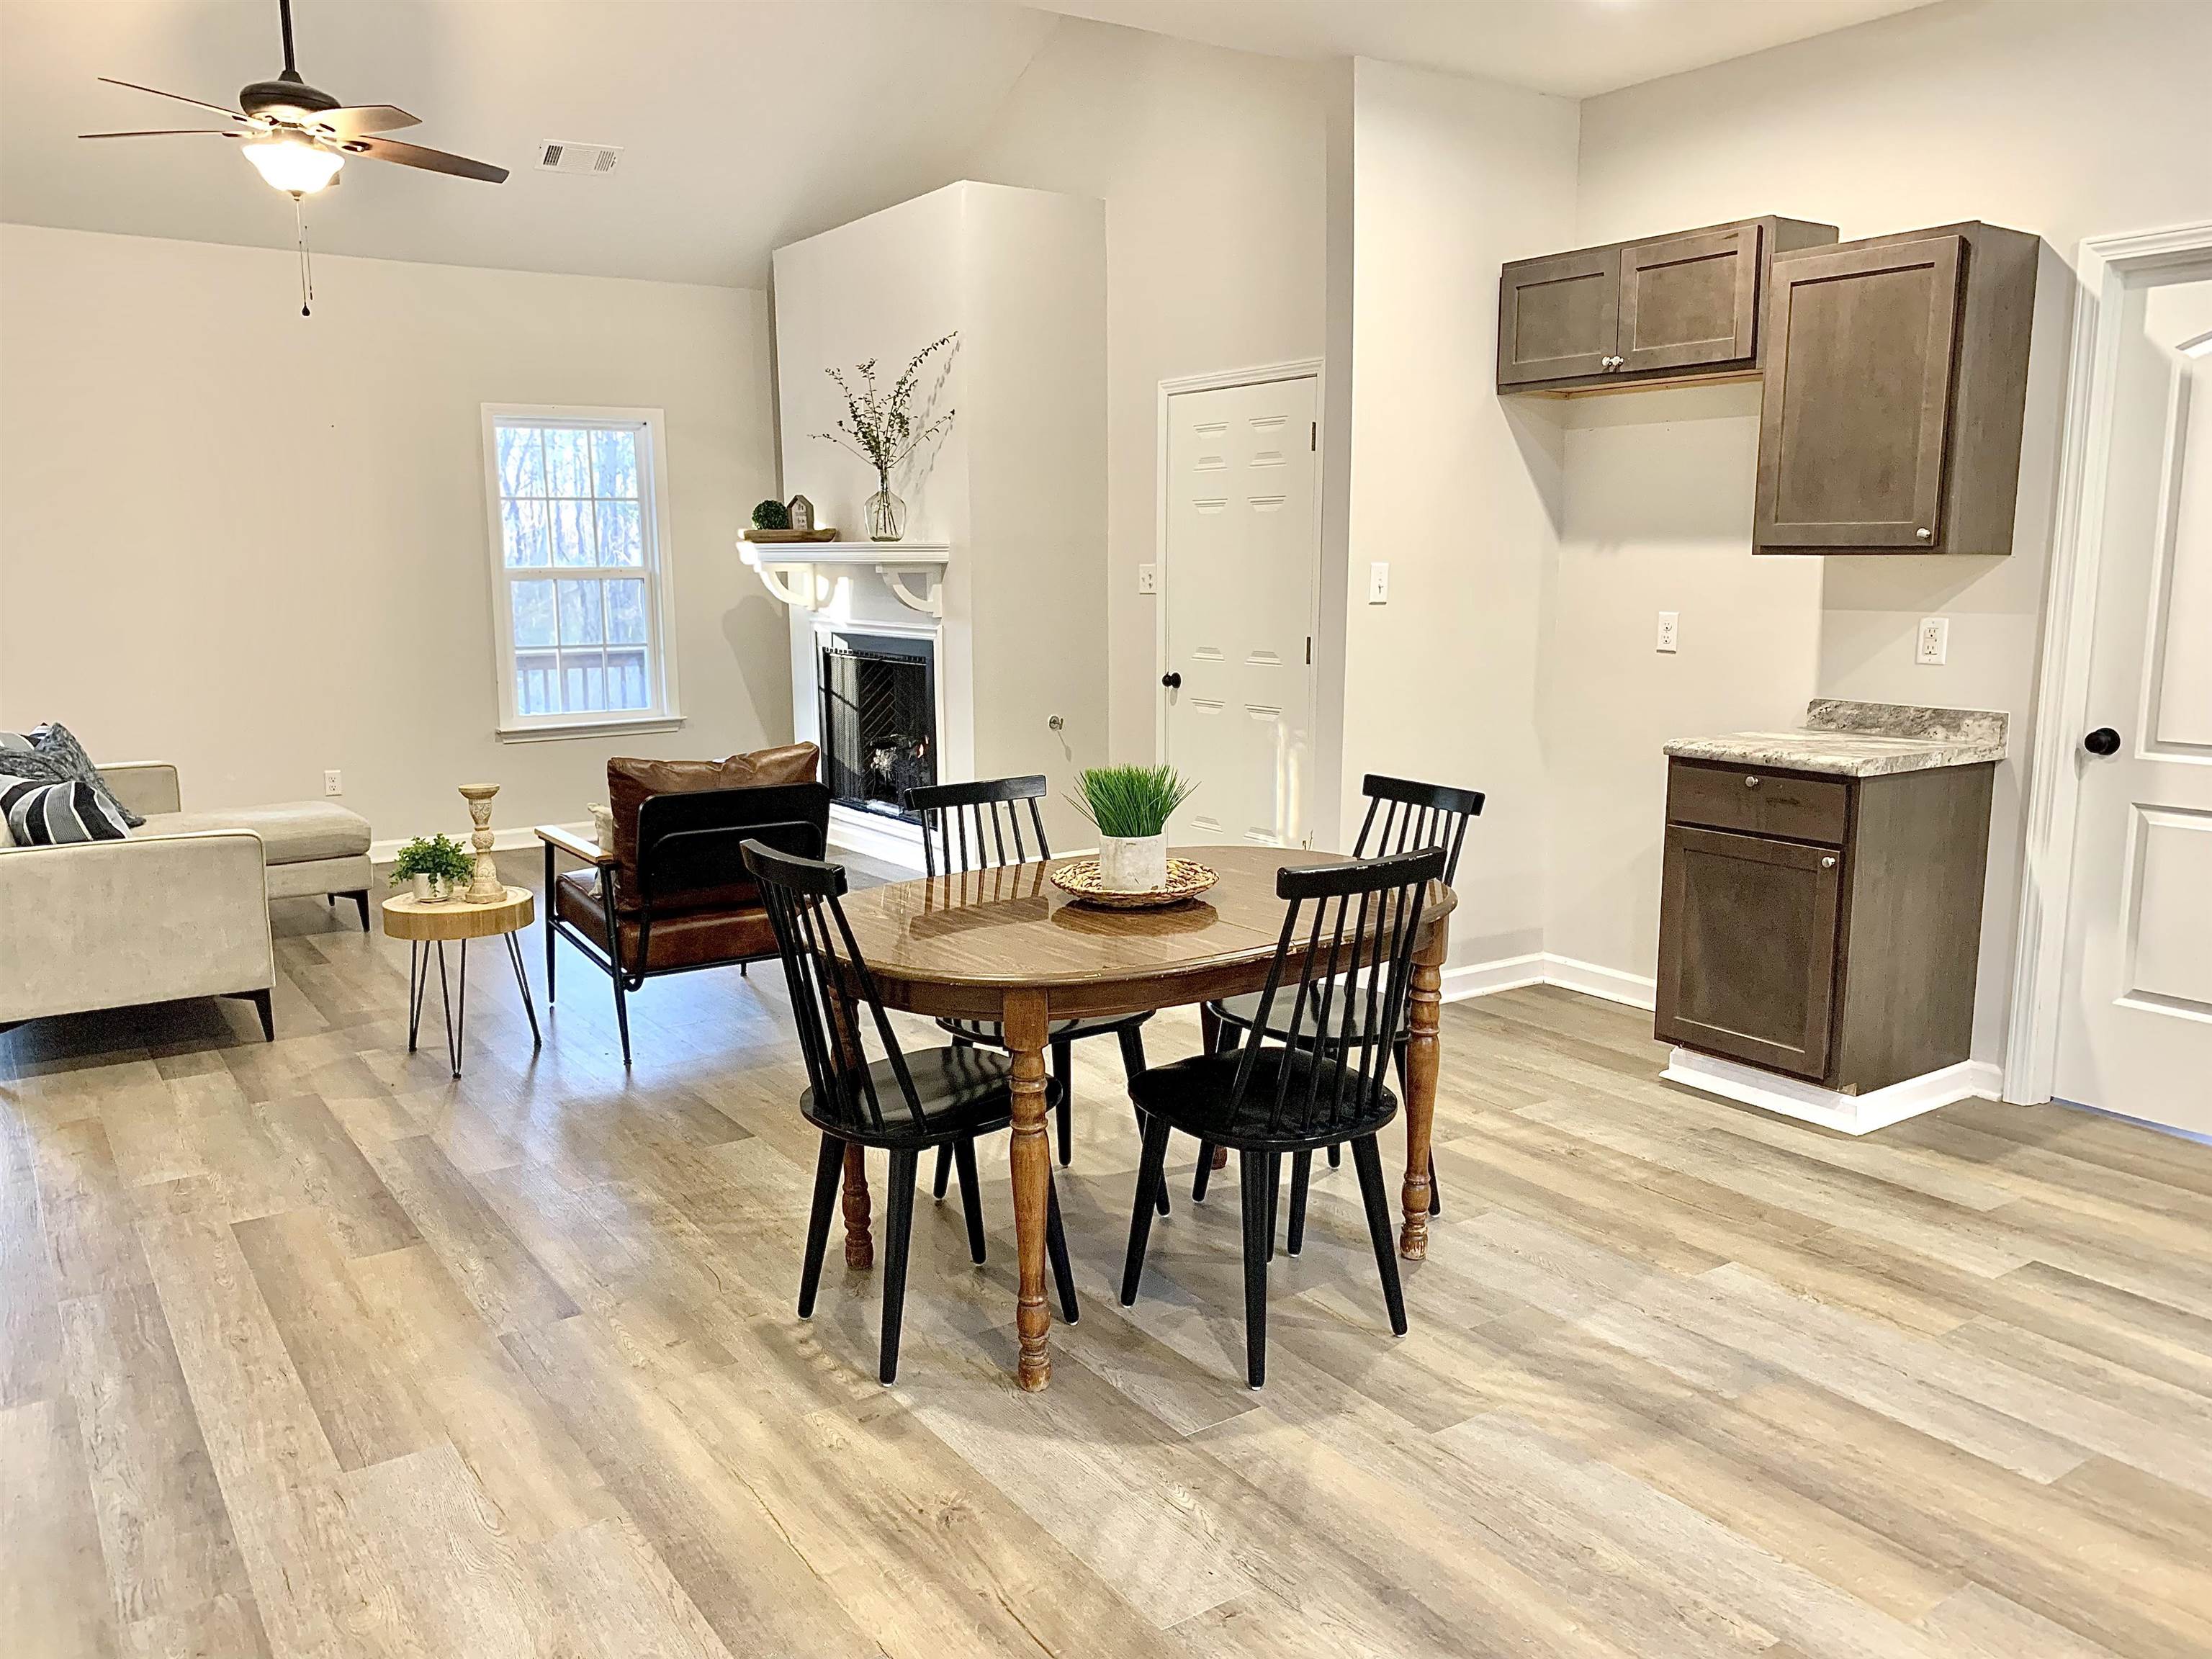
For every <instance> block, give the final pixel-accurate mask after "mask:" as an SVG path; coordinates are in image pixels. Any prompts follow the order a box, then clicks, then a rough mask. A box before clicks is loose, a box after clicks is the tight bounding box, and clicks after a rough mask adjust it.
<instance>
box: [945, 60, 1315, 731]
mask: <svg viewBox="0 0 2212 1659" xmlns="http://www.w3.org/2000/svg"><path fill="white" fill-rule="evenodd" d="M1343 87H1344V76H1343V70H1342V66H1341V65H1335V66H1332V65H1328V64H1308V63H1294V62H1291V61H1289V60H1286V59H1281V58H1262V57H1258V56H1255V55H1254V54H1252V53H1249V52H1228V51H1224V50H1221V49H1219V48H1217V47H1212V46H1194V45H1192V44H1189V43H1188V42H1185V41H1181V40H1168V39H1165V38H1164V37H1162V36H1158V35H1152V34H1145V33H1139V32H1137V31H1135V30H1132V29H1123V28H1116V27H1109V26H1107V25H1104V24H1097V23H1090V22H1085V21H1079V20H1074V19H1068V20H1065V21H1062V22H1061V24H1060V27H1058V28H1056V29H1055V30H1054V32H1053V34H1052V36H1051V38H1050V39H1049V40H1047V41H1046V43H1045V45H1044V46H1043V47H1042V49H1041V50H1040V51H1039V52H1038V53H1037V55H1036V58H1034V59H1032V60H1031V62H1030V66H1029V69H1028V70H1027V71H1026V72H1025V73H1024V75H1023V76H1022V79H1021V81H1020V82H1018V84H1017V85H1016V87H1015V88H1014V90H1013V92H1012V94H1011V95H1010V96H1009V98H1008V99H1007V100H1006V106H1005V107H1004V108H1002V109H1001V110H1000V112H999V113H998V115H997V116H996V117H995V118H994V121H993V123H992V125H991V126H990V128H989V130H988V131H987V136H986V137H984V138H983V140H982V141H981V143H979V144H978V145H977V146H976V148H975V150H974V152H973V153H972V155H971V156H970V158H969V166H968V174H969V177H970V178H975V179H991V180H994V181H996V182H998V183H1000V184H1007V185H1028V186H1030V187H1033V188H1036V189H1039V190H1051V191H1068V192H1071V193H1073V194H1076V195H1079V196H1089V197H1098V198H1100V199H1103V201H1104V203H1105V204H1106V343H1107V386H1108V391H1107V409H1108V413H1107V437H1106V444H1107V461H1108V471H1107V477H1108V483H1107V494H1106V525H1107V592H1106V596H1105V600H1106V629H1107V634H1108V653H1109V654H1108V660H1109V678H1110V689H1109V697H1110V704H1109V716H1108V739H1109V748H1110V750H1111V753H1112V756H1113V758H1115V760H1118V761H1148V760H1151V759H1152V758H1153V754H1154V746H1155V728H1154V720H1155V714H1156V712H1157V708H1158V695H1159V691H1158V670H1157V668H1156V667H1155V665H1154V661H1153V649H1154V639H1155V629H1156V624H1157V616H1156V611H1155V606H1156V604H1157V601H1156V600H1155V599H1152V598H1150V597H1147V596H1141V595H1139V593H1138V592H1137V567H1138V566H1139V564H1145V563H1149V562H1152V560H1153V558H1154V553H1153V536H1154V532H1155V528H1156V522H1155V514H1156V510H1157V505H1158V494H1157V492H1158V478H1157V472H1158V441H1159V436H1158V398H1159V383H1160V381H1161V380H1165V379H1170V378H1173V377H1175V376H1178V375H1185V374H1204V373H1208V372H1211V371H1213V370H1218V369H1229V368H1245V367H1249V366H1252V365H1256V364H1264V363H1273V362H1289V361H1292V360H1296V359H1301V358H1308V357H1320V356H1322V355H1323V348H1324V346H1325V344H1326V343H1327V337H1326V336H1327V330H1326V327H1325V320H1324V319H1325V313H1326V293H1325V289H1326V285H1327V284H1326V277H1327V272H1326V263H1327V260H1326V245H1327V239H1328V180H1327V169H1326V159H1327V150H1328V125H1329V123H1330V121H1331V119H1332V118H1333V116H1332V112H1333V110H1334V109H1335V108H1336V107H1337V106H1340V105H1341V103H1342V101H1343ZM1334 367H1335V366H1334V365H1332V370H1333V372H1334ZM1332 402H1334V400H1332ZM1330 510H1331V504H1329V503H1327V502H1325V503H1324V513H1328V512H1329V511H1330ZM1334 511H1335V513H1336V514H1337V515H1338V522H1339V523H1340V522H1341V512H1342V508H1341V506H1340V504H1336V505H1335V506H1334Z"/></svg>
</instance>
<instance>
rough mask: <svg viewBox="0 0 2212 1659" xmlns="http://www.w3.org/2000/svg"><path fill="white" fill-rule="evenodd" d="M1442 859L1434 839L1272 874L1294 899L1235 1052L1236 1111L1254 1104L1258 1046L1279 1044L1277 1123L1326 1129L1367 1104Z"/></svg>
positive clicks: (1384, 1069)
mask: <svg viewBox="0 0 2212 1659" xmlns="http://www.w3.org/2000/svg"><path fill="white" fill-rule="evenodd" d="M1445 860H1446V854H1445V849H1444V848H1441V847H1428V848H1420V849H1419V850H1417V851H1414V852H1408V853H1399V854H1393V855H1392V856H1390V857H1389V858H1381V859H1370V860H1366V861H1364V862H1362V863H1358V864H1334V865H1323V866H1320V867H1318V868H1313V869H1304V870H1297V869H1286V870H1284V871H1282V872H1279V874H1278V875H1277V877H1276V878H1275V896H1277V897H1278V898H1283V899H1287V900H1289V901H1290V909H1289V911H1288V913H1287V914H1286V915H1285V916H1284V918H1283V932H1282V936H1281V938H1280V939H1278V940H1277V942H1276V945H1275V959H1274V962H1273V964H1272V965H1271V966H1270V967H1269V969H1268V970H1267V986H1266V987H1265V988H1264V989H1263V990H1262V991H1261V994H1260V1012H1259V1018H1257V1020H1256V1021H1255V1023H1254V1025H1253V1031H1254V1039H1255V1040H1253V1041H1250V1042H1246V1043H1245V1044H1244V1046H1243V1051H1242V1056H1241V1058H1240V1060H1239V1061H1238V1064H1237V1078H1236V1082H1235V1084H1234V1085H1233V1087H1232V1092H1231V1117H1232V1118H1242V1117H1246V1116H1247V1115H1249V1111H1248V1106H1249V1091H1251V1090H1252V1088H1253V1087H1254V1079H1255V1077H1256V1076H1258V1074H1259V1069H1260V1068H1259V1060H1260V1057H1261V1054H1274V1055H1276V1056H1278V1058H1277V1059H1276V1060H1275V1061H1274V1063H1273V1066H1272V1068H1271V1069H1272V1070H1273V1085H1272V1098H1270V1099H1269V1100H1267V1103H1266V1105H1267V1130H1268V1133H1270V1134H1288V1135H1295V1136H1300V1137H1304V1136H1309V1135H1320V1134H1322V1133H1327V1132H1328V1131H1332V1130H1334V1129H1338V1128H1340V1127H1347V1126H1349V1125H1350V1124H1352V1123H1353V1122H1354V1121H1358V1120H1359V1119H1361V1118H1362V1117H1364V1116H1365V1115H1368V1114H1369V1113H1370V1111H1371V1110H1372V1109H1373V1108H1374V1106H1375V1104H1376V1101H1377V1098H1378V1097H1379V1095H1380V1093H1381V1091H1382V1090H1383V1086H1384V1079H1385V1077H1386V1076H1387V1074H1388V1073H1389V1065H1390V1052H1391V1044H1390V1041H1389V1038H1390V1036H1391V1034H1393V1033H1395V1031H1396V1030H1398V1024H1399V1018H1400V1015H1401V1011H1402V1010H1403V1008H1404V1007H1405V1002H1406V997H1407V989H1408V986H1409V984H1410V982H1411V980H1412V977H1413V945H1414V942H1415V939H1416V936H1417V935H1418V934H1419V931H1420V926H1421V912H1422V908H1423V907H1424V905H1425V903H1426V902H1427V897H1428V890H1429V883H1430V882H1431V881H1433V880H1437V879H1438V878H1441V877H1442V875H1443V871H1444V866H1445ZM1279 998H1285V999H1288V1000H1290V1002H1291V1012H1290V1015H1289V1018H1287V1019H1284V1018H1280V1017H1279V1015H1277V1013H1276V1002H1277V1000H1278V999H1279ZM1278 1034H1279V1035H1278ZM1261 1086H1263V1087H1265V1086H1267V1085H1264V1084H1263V1085H1261Z"/></svg>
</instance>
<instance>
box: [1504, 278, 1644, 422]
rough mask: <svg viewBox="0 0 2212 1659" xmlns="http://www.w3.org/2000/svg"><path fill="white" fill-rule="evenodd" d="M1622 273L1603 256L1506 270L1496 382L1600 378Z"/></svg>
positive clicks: (1614, 329)
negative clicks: (1583, 376) (1588, 376)
mask: <svg viewBox="0 0 2212 1659" xmlns="http://www.w3.org/2000/svg"><path fill="white" fill-rule="evenodd" d="M1619 330H1620V268H1619V266H1618V265H1617V264H1615V262H1614V260H1613V255H1612V253H1611V252H1609V251H1607V250H1600V251H1598V252H1591V253H1561V254H1558V255H1555V256H1553V258H1548V259H1527V260H1523V261H1522V263H1520V264H1511V265H1508V266H1506V267H1505V270H1504V274H1503V275H1502V276H1500V277H1499V278H1498V386H1499V388H1500V389H1501V390H1502V389H1504V387H1507V386H1528V385H1531V384H1533V383H1534V382H1537V381H1541V380H1572V379H1573V378H1575V377H1576V376H1577V375H1583V374H1604V373H1605V372H1606V371H1605V360H1606V359H1607V358H1608V357H1610V356H1612V355H1613V341H1614V339H1615V338H1616V337H1617V336H1618V334H1619Z"/></svg>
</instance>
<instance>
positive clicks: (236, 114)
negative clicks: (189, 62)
mask: <svg viewBox="0 0 2212 1659" xmlns="http://www.w3.org/2000/svg"><path fill="white" fill-rule="evenodd" d="M98 78H99V80H100V82H102V83H103V84H105V85H107V86H111V87H128V88H130V89H131V91H133V92H150V93H152V94H154V95H155V97H156V98H173V99H175V100H177V101H178V102H179V103H180V104H195V105H197V106H199V107H200V108H201V109H211V110H213V111H214V112H216V114H217V115H228V117H230V118H231V119H232V120H234V121H243V120H245V119H246V116H245V114H244V112H241V111H239V110H234V109H232V108H231V107H230V106H228V105H226V104H210V103H209V102H208V101H207V100H205V99H204V98H187V97H185V94H183V93H181V92H164V91H162V90H161V88H159V87H142V86H140V85H139V84H138V83H137V82H136V81H118V80H117V79H116V78H115V77H114V76H112V75H103V76H99V77H98Z"/></svg>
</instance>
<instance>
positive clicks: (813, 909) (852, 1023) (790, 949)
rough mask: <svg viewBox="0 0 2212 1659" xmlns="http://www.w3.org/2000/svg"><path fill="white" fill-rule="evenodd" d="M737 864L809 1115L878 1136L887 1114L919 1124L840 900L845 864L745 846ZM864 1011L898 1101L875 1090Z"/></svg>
mask: <svg viewBox="0 0 2212 1659" xmlns="http://www.w3.org/2000/svg"><path fill="white" fill-rule="evenodd" d="M744 860H745V868H746V869H748V870H750V872H752V877H753V880H754V881H755V883H756V884H757V885H758V886H759V888H760V896H761V903H762V905H763V908H765V909H766V910H767V911H768V914H769V921H770V922H771V923H772V924H773V925H774V927H775V943H776V948H777V951H778V953H779V954H780V955H781V957H782V958H783V972H784V978H785V980H786V981H787V984H788V985H789V987H790V988H791V1012H792V1017H793V1019H795V1020H796V1021H797V1022H798V1025H799V1048H800V1050H801V1052H802V1053H803V1054H805V1058H806V1077H807V1081H808V1082H810V1083H811V1084H812V1085H814V1101H815V1105H816V1109H817V1110H818V1111H820V1112H821V1113H822V1115H823V1116H824V1117H826V1118H829V1119H830V1120H832V1121H836V1122H840V1123H842V1124H845V1125H848V1126H849V1127H851V1128H853V1129H854V1130H855V1131H863V1130H865V1131H872V1132H875V1133H882V1132H883V1131H884V1129H885V1128H886V1127H890V1123H889V1121H888V1120H887V1118H886V1114H887V1113H890V1114H896V1113H897V1112H898V1111H899V1110H900V1109H902V1108H903V1109H904V1110H905V1112H906V1114H907V1117H908V1122H909V1124H910V1126H911V1127H913V1128H915V1129H921V1128H923V1127H926V1118H925V1115H924V1114H923V1112H922V1109H921V1097H920V1095H919V1094H918V1093H917V1092H916V1091H915V1086H914V1078H913V1076H912V1074H911V1073H908V1070H907V1063H906V1054H905V1051H904V1050H903V1049H902V1048H900V1047H899V1041H898V1037H897V1036H896V1034H895V1033H894V1032H893V1031H892V1030H891V1024H890V1019H889V1018H887V1017H886V1016H885V1014H884V1005H883V999H882V997H881V996H880V995H878V993H877V990H876V982H875V978H874V976H873V975H872V974H870V973H869V971H868V964H867V963H866V959H864V958H863V957H862V956H861V955H860V945H858V944H857V943H855V942H854V938H853V930H852V928H851V927H850V926H849V925H848V923H847V922H846V921H845V908H844V906H843V905H842V903H841V902H839V901H840V900H841V899H842V897H843V896H844V893H845V871H844V868H843V866H841V865H836V864H825V863H823V861H822V860H819V859H810V858H800V857H798V856H796V855H794V854H789V853H783V852H779V851H778V850H777V849H775V848H773V847H770V846H769V845H768V844H767V843H766V842H758V841H749V842H746V843H745V844H744ZM863 1009H865V1010H866V1012H867V1013H868V1014H870V1015H872V1016H873V1019H874V1024H875V1030H876V1037H877V1041H878V1043H879V1044H880V1045H881V1047H882V1048H883V1051H884V1058H885V1059H886V1060H890V1065H891V1071H892V1073H893V1075H894V1076H896V1079H898V1085H899V1092H900V1093H901V1095H902V1096H903V1097H904V1098H903V1099H902V1100H894V1101H891V1102H890V1103H885V1102H884V1100H883V1099H882V1098H881V1097H880V1095H879V1093H878V1090H877V1088H876V1081H875V1077H874V1074H873V1073H872V1071H871V1070H870V1068H869V1062H868V1053H867V1044H866V1041H865V1036H864V1031H865V1027H864V1026H863V1024H862V1012H861V1011H862V1010H863Z"/></svg>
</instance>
